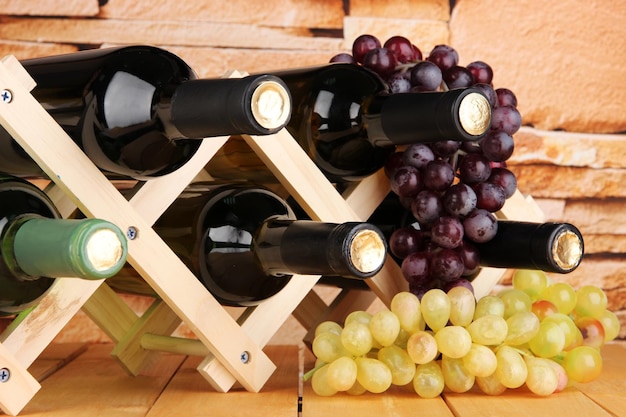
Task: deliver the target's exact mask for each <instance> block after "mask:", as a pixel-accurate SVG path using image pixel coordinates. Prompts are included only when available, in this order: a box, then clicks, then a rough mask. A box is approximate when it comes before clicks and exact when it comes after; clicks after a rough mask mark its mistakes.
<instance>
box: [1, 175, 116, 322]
mask: <svg viewBox="0 0 626 417" xmlns="http://www.w3.org/2000/svg"><path fill="white" fill-rule="evenodd" d="M60 217H61V216H60V215H59V213H58V211H57V209H56V208H55V206H54V204H53V203H52V201H50V199H49V198H48V197H47V196H46V194H45V193H43V192H42V191H41V190H39V189H38V188H37V187H35V186H34V185H33V184H31V183H29V182H27V181H24V180H22V179H19V178H14V177H9V176H5V175H2V176H0V254H1V257H0V315H11V314H15V313H19V312H21V311H24V310H26V309H28V308H29V307H31V306H33V305H35V304H36V303H37V302H38V301H39V300H40V299H41V297H43V296H44V295H45V294H46V293H47V292H48V290H49V289H50V288H51V287H52V284H53V283H54V282H55V280H56V278H59V277H63V278H66V277H67V278H72V277H73V278H83V279H92V280H97V279H104V278H108V277H110V276H112V275H115V274H116V273H117V272H118V271H120V270H121V268H122V266H124V263H125V261H126V257H127V253H128V249H127V245H126V238H125V236H124V234H123V233H122V231H121V230H120V229H119V228H118V227H117V226H115V225H113V224H111V223H109V222H107V221H104V220H100V219H82V220H78V219H61V218H60Z"/></svg>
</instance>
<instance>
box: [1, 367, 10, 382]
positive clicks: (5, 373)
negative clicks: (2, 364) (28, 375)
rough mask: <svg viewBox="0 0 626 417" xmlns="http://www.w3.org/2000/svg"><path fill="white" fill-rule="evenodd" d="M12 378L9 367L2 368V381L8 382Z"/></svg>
mask: <svg viewBox="0 0 626 417" xmlns="http://www.w3.org/2000/svg"><path fill="white" fill-rule="evenodd" d="M10 378H11V371H9V369H8V368H0V382H7V381H8V380H9V379H10Z"/></svg>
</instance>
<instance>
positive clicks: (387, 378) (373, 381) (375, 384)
mask: <svg viewBox="0 0 626 417" xmlns="http://www.w3.org/2000/svg"><path fill="white" fill-rule="evenodd" d="M355 361H356V365H357V374H356V379H357V381H359V383H360V384H361V385H362V386H363V388H365V389H366V390H367V391H369V392H371V393H374V394H379V393H381V392H385V391H386V390H387V389H389V387H390V386H391V380H392V375H391V370H390V369H389V367H388V366H387V365H385V364H384V363H383V362H381V361H379V360H378V359H374V358H365V357H361V358H356V359H355Z"/></svg>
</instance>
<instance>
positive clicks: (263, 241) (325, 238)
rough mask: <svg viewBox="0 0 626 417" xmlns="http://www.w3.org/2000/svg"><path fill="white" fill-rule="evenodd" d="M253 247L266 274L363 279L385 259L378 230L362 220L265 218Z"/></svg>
mask: <svg viewBox="0 0 626 417" xmlns="http://www.w3.org/2000/svg"><path fill="white" fill-rule="evenodd" d="M253 250H254V251H255V253H256V256H257V258H258V260H259V261H260V263H261V265H262V267H263V270H264V272H265V273H266V274H268V275H287V274H300V275H331V274H332V275H340V276H343V277H346V278H357V279H365V278H369V277H371V276H373V275H375V274H376V273H377V272H378V271H379V270H380V269H381V268H382V266H383V264H384V262H385V259H386V253H387V252H386V245H385V240H384V237H383V235H382V233H381V232H380V231H379V230H378V229H377V228H376V227H374V226H373V225H369V224H366V223H343V224H333V223H323V222H315V221H310V220H284V219H280V218H273V219H268V220H267V221H266V222H265V223H264V224H263V225H262V227H261V228H260V229H259V230H258V233H257V234H256V236H255V238H254V247H253Z"/></svg>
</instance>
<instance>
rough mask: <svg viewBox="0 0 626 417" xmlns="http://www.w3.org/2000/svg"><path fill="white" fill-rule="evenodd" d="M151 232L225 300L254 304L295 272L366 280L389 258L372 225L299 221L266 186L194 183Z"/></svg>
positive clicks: (286, 281)
mask: <svg viewBox="0 0 626 417" xmlns="http://www.w3.org/2000/svg"><path fill="white" fill-rule="evenodd" d="M154 230H155V231H156V232H157V233H158V234H159V236H160V237H161V238H162V239H163V240H164V241H165V243H167V244H168V246H169V247H170V248H171V249H172V250H173V251H174V252H175V253H176V254H177V255H178V256H179V257H180V259H181V260H182V261H183V262H184V263H185V264H186V265H187V267H188V268H189V269H190V270H191V271H192V272H193V273H194V274H195V275H196V276H197V277H198V279H199V280H200V281H201V282H202V283H203V284H204V286H205V287H206V288H207V289H208V290H209V291H210V292H211V293H212V294H213V296H214V297H215V298H216V299H217V300H218V301H219V302H220V303H222V304H224V305H231V306H251V305H256V304H258V303H260V302H262V301H263V300H265V299H267V298H269V297H271V296H273V295H275V294H276V293H278V292H279V291H280V290H281V289H283V288H284V287H285V285H286V284H287V283H288V282H289V280H290V279H291V278H292V276H293V275H294V274H301V275H323V274H333V275H339V276H343V277H348V278H353V279H358V280H362V279H366V278H369V277H371V276H373V275H374V274H376V273H377V272H378V271H379V270H380V268H382V266H383V263H384V261H385V258H386V253H387V252H386V242H385V240H384V238H383V236H382V233H381V232H380V231H379V230H378V229H377V228H376V227H375V226H373V225H371V224H367V223H360V222H347V223H340V224H334V223H325V222H318V221H312V220H298V219H296V218H295V216H294V214H293V211H292V210H291V208H290V207H289V206H288V205H287V203H286V202H285V200H283V199H282V198H281V197H279V196H278V195H277V194H275V193H273V192H271V191H269V190H268V189H265V188H258V187H252V186H245V185H234V184H233V185H219V186H216V185H215V184H208V183H193V184H191V185H189V186H188V187H187V188H186V190H185V191H184V192H183V193H182V194H181V195H180V196H179V198H178V199H177V200H176V201H175V202H174V203H173V204H172V205H171V206H170V207H169V208H168V209H167V210H166V211H165V212H164V213H163V215H162V216H161V217H160V218H159V219H158V220H157V221H156V223H155V225H154Z"/></svg>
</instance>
